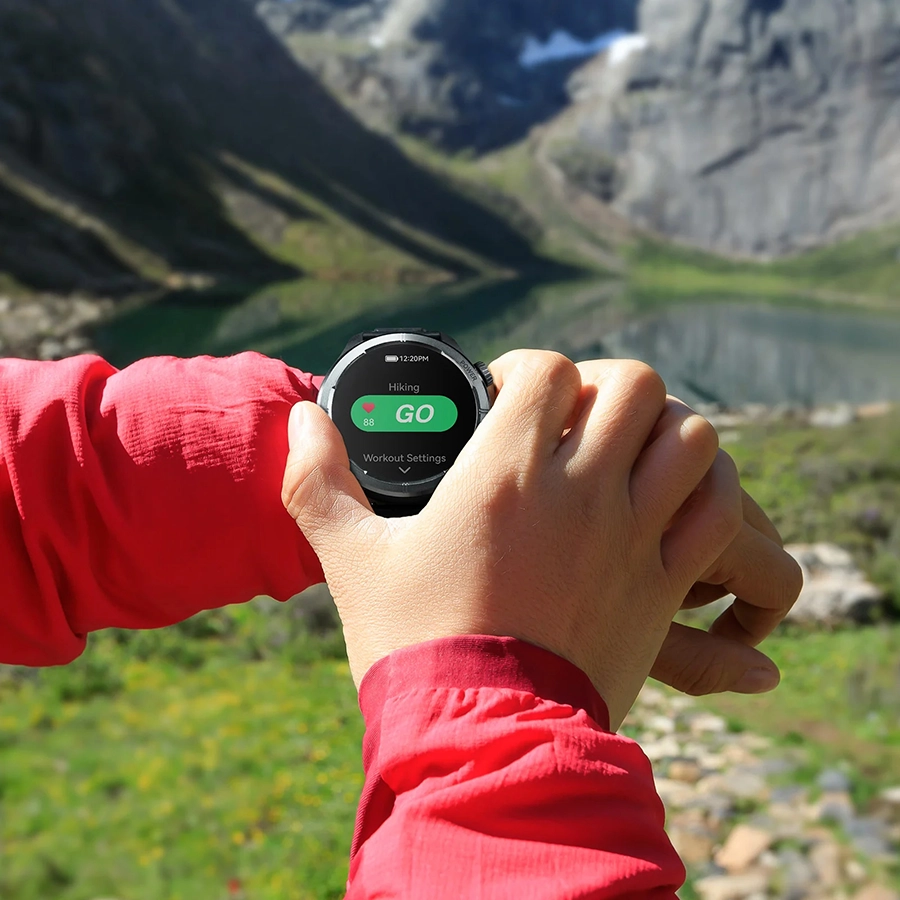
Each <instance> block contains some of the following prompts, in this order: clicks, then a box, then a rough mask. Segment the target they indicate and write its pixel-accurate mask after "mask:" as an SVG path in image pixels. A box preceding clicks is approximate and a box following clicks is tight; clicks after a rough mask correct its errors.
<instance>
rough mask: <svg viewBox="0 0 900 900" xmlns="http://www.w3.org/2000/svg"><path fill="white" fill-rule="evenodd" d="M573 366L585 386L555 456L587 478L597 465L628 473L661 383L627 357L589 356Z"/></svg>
mask: <svg viewBox="0 0 900 900" xmlns="http://www.w3.org/2000/svg"><path fill="white" fill-rule="evenodd" d="M578 370H579V372H580V373H581V380H582V384H583V385H584V386H585V388H586V390H585V391H584V393H583V402H582V405H581V407H580V409H579V411H578V415H577V417H576V418H575V419H574V420H573V421H572V422H571V428H570V430H569V432H568V434H566V435H565V437H563V438H562V439H561V440H560V444H559V450H558V451H557V458H558V459H559V460H560V461H561V462H562V463H563V464H564V465H566V466H569V467H572V466H574V467H575V468H577V469H579V470H581V471H582V472H584V473H586V474H588V475H589V476H591V477H595V476H596V473H597V470H598V469H602V471H603V472H604V473H607V474H612V475H613V476H616V475H622V474H626V473H629V472H630V471H631V467H632V466H633V465H634V461H635V459H636V458H637V456H638V454H639V453H640V452H641V449H642V448H643V446H644V444H645V443H646V441H647V437H648V435H649V434H650V432H651V431H652V430H653V427H654V426H655V425H656V422H657V420H658V419H659V417H660V415H661V414H662V411H663V409H664V407H665V402H666V386H665V383H664V382H663V380H662V378H660V376H659V374H658V373H657V372H656V371H654V370H653V369H652V368H651V367H650V366H648V365H647V364H646V363H642V362H639V361H638V360H633V359H610V360H592V361H590V362H584V363H578Z"/></svg>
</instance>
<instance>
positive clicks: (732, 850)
mask: <svg viewBox="0 0 900 900" xmlns="http://www.w3.org/2000/svg"><path fill="white" fill-rule="evenodd" d="M771 846H772V835H771V833H769V832H768V831H763V830H762V829H761V828H754V827H752V826H751V825H738V826H737V827H736V828H734V830H733V831H732V832H731V834H729V835H728V839H727V840H726V841H725V844H724V846H723V847H722V849H721V850H719V852H718V853H717V854H716V855H715V862H716V865H717V866H721V867H722V868H723V869H725V871H726V872H728V873H729V874H730V875H734V874H736V873H738V872H743V871H744V870H745V869H747V868H749V867H750V865H751V864H752V863H754V862H756V860H757V859H758V858H759V856H760V854H762V853H763V852H764V851H766V850H768V849H769V847H771Z"/></svg>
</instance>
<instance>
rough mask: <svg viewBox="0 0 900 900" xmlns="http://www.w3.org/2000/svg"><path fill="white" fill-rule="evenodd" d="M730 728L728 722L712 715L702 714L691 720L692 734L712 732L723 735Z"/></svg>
mask: <svg viewBox="0 0 900 900" xmlns="http://www.w3.org/2000/svg"><path fill="white" fill-rule="evenodd" d="M727 728H728V724H727V723H726V721H725V720H724V719H723V718H721V717H720V716H714V715H712V714H711V713H701V714H700V715H697V716H694V717H693V718H692V719H691V734H693V735H700V734H706V733H708V732H711V733H713V734H722V733H723V732H724V731H726V730H727Z"/></svg>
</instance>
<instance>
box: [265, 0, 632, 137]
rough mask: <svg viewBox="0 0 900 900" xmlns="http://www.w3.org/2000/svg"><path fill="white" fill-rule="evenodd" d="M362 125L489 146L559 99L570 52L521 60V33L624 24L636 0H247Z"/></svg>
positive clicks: (584, 32)
mask: <svg viewBox="0 0 900 900" xmlns="http://www.w3.org/2000/svg"><path fill="white" fill-rule="evenodd" d="M249 2H251V3H253V5H254V6H255V8H256V9H257V11H258V12H259V14H260V15H261V16H262V18H263V19H264V20H265V21H266V22H267V23H268V25H269V27H270V28H271V29H272V31H273V32H274V33H275V34H277V35H278V36H279V37H280V38H282V39H283V40H285V41H286V42H287V43H288V45H289V46H291V47H292V48H293V49H294V51H295V52H296V54H297V55H298V57H299V58H300V59H302V60H303V62H304V64H306V65H309V66H310V67H311V68H312V69H313V70H314V71H315V72H316V74H318V75H319V76H320V77H321V78H322V79H323V80H324V81H325V83H327V84H328V85H329V87H330V88H331V89H332V90H334V91H335V92H336V93H337V94H338V95H339V96H341V97H342V98H343V99H344V100H345V101H346V102H347V103H348V104H349V105H350V106H351V107H352V108H353V109H354V111H355V112H357V113H358V114H359V115H360V116H362V117H363V118H364V119H365V120H366V121H367V122H369V124H371V125H374V126H376V127H380V128H385V129H388V130H391V129H398V128H399V129H400V130H402V131H406V132H408V133H413V134H416V135H419V136H423V137H425V138H427V139H429V140H431V141H433V142H434V143H437V144H439V145H441V146H443V147H446V148H449V149H454V148H458V147H461V146H469V147H475V148H477V149H480V150H485V149H490V148H492V147H496V146H498V145H500V144H503V143H507V142H509V141H512V140H516V139H518V138H520V137H522V136H523V135H524V134H525V133H526V132H527V130H528V129H529V128H530V127H531V126H532V125H533V124H534V123H535V122H538V121H541V120H543V119H545V118H547V117H548V116H550V115H552V114H554V113H556V112H558V111H559V110H560V109H561V108H562V107H563V106H565V104H566V102H567V98H566V94H565V90H564V85H565V80H566V77H567V76H568V74H569V73H570V72H571V71H572V69H573V68H574V67H575V66H576V65H577V64H578V62H579V60H573V59H567V60H562V61H559V62H556V63H549V64H546V65H541V66H539V67H534V68H532V69H528V68H527V67H523V66H522V65H521V64H520V57H521V54H522V51H523V48H524V47H525V46H526V45H527V43H528V42H529V40H530V41H536V42H541V41H546V40H547V39H548V38H550V36H551V35H552V34H553V33H555V32H560V31H562V32H565V33H566V34H568V35H569V36H571V37H572V38H574V39H580V40H582V41H589V40H591V39H593V38H595V37H597V36H598V35H601V34H604V33H606V32H609V31H611V30H614V29H625V30H633V29H634V26H635V23H636V15H637V12H636V11H637V3H638V0H605V2H603V3H599V2H592V3H584V2H579V0H504V2H502V3H488V4H485V3H482V2H479V0H375V2H360V0H249Z"/></svg>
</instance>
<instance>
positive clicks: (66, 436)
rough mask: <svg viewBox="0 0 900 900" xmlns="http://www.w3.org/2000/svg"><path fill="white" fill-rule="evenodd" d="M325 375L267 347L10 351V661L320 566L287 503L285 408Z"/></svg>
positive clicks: (6, 583) (224, 600)
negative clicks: (141, 354)
mask: <svg viewBox="0 0 900 900" xmlns="http://www.w3.org/2000/svg"><path fill="white" fill-rule="evenodd" d="M318 382H320V379H316V380H315V382H314V380H313V377H312V376H311V375H307V374H304V373H301V372H298V371H296V370H293V369H290V368H289V367H287V366H286V365H285V364H284V363H282V362H279V361H277V360H272V359H268V358H266V357H264V356H261V355H260V354H258V353H242V354H239V355H238V356H233V357H230V358H227V359H214V358H211V357H199V358H196V359H175V358H172V357H159V358H153V359H145V360H142V361H140V362H137V363H135V364H134V365H132V366H129V367H128V368H126V369H123V370H122V371H118V370H116V369H115V368H113V367H112V366H111V365H109V364H108V363H106V362H104V361H103V360H102V359H100V358H98V357H96V356H78V357H73V358H71V359H65V360H61V361H59V362H34V361H28V360H19V359H2V360H0V662H5V663H14V664H21V665H55V664H61V663H66V662H69V661H70V660H72V659H73V658H75V657H76V656H78V654H79V653H81V651H82V650H83V649H84V645H85V635H86V634H87V633H88V632H90V631H94V630H96V629H99V628H106V627H110V626H118V627H123V628H155V627H158V626H162V625H169V624H172V623H174V622H177V621H180V620H182V619H185V618H187V617H189V616H191V615H193V614H194V613H196V612H199V611H200V610H203V609H208V608H212V607H215V606H224V605H226V604H229V603H238V602H242V601H245V600H249V599H251V598H252V597H255V596H257V595H259V594H269V595H271V596H273V597H276V598H278V599H281V600H284V599H287V598H288V597H290V596H292V595H293V594H296V593H299V592H300V591H301V590H303V589H304V588H306V587H308V586H309V585H310V584H316V583H318V582H321V581H323V580H324V577H323V574H322V569H321V566H320V564H319V561H318V558H317V557H316V556H315V554H314V553H313V551H312V549H311V548H310V546H309V544H308V543H307V542H306V540H305V539H304V538H303V536H302V535H301V534H300V532H299V530H298V529H297V526H296V525H295V523H294V522H293V521H292V520H291V518H290V517H289V516H288V514H287V513H286V512H285V510H284V508H283V506H282V504H281V482H282V478H283V474H284V464H285V460H286V459H287V450H288V447H287V418H288V413H289V411H290V408H291V406H292V405H293V404H294V403H296V402H297V401H298V400H302V399H315V396H316V394H317V389H318Z"/></svg>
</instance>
